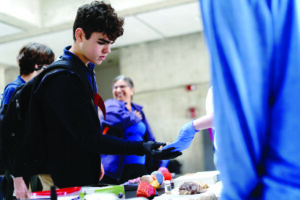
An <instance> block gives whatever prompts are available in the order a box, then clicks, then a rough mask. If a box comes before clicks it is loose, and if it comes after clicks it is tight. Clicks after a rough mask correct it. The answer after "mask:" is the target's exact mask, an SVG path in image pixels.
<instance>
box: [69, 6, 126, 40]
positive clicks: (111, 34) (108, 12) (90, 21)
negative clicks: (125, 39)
mask: <svg viewBox="0 0 300 200" xmlns="http://www.w3.org/2000/svg"><path fill="white" fill-rule="evenodd" d="M123 24H124V19H123V18H119V17H118V15H117V14H116V13H115V10H114V9H113V8H112V7H111V5H110V4H106V3H104V2H103V1H101V2H99V1H93V2H92V3H90V4H85V5H83V6H81V7H79V8H78V10H77V15H76V19H75V22H74V25H73V39H74V41H75V40H76V38H75V31H76V29H77V28H82V29H83V31H84V33H85V38H86V39H89V38H90V37H91V34H92V33H93V32H99V33H104V34H106V35H107V37H108V39H110V40H112V41H115V40H116V39H117V38H118V37H120V36H121V35H123V32H124V29H123Z"/></svg>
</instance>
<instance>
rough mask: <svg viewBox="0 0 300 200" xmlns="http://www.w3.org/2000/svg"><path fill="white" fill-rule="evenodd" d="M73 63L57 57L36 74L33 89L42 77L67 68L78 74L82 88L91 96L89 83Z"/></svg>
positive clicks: (82, 72)
mask: <svg viewBox="0 0 300 200" xmlns="http://www.w3.org/2000/svg"><path fill="white" fill-rule="evenodd" d="M73 65H76V64H75V63H72V62H71V61H69V60H65V59H59V60H57V61H55V62H54V63H52V64H51V65H49V66H48V67H47V68H46V69H44V70H43V71H42V72H41V73H40V74H39V75H38V76H37V79H38V80H37V81H36V83H35V84H36V85H35V87H34V88H35V90H36V89H37V88H38V86H39V84H40V83H41V82H42V80H43V78H44V77H45V76H47V75H49V74H51V73H57V72H59V71H62V70H63V71H64V70H69V71H72V72H74V73H75V74H77V75H78V76H79V78H80V79H81V80H82V82H83V84H84V88H85V89H86V91H87V95H88V96H90V97H93V95H94V92H93V90H92V87H91V86H90V83H89V81H88V79H87V77H86V75H85V73H84V71H82V70H80V69H77V68H76V67H74V66H73Z"/></svg>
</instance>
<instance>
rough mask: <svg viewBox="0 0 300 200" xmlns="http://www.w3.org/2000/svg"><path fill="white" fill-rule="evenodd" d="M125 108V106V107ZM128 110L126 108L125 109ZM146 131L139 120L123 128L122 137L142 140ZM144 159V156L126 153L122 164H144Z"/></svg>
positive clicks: (130, 139)
mask: <svg viewBox="0 0 300 200" xmlns="http://www.w3.org/2000/svg"><path fill="white" fill-rule="evenodd" d="M126 110H127V108H126ZM133 111H134V108H133V107H132V111H131V112H133ZM127 112H128V110H127ZM145 133H146V126H145V124H144V122H142V121H140V122H138V123H136V124H134V125H132V126H130V127H128V128H127V129H126V130H125V133H124V139H125V140H129V141H144V139H143V136H144V135H145ZM145 161H146V156H145V155H144V156H136V155H127V156H124V161H123V163H124V164H142V165H144V164H145Z"/></svg>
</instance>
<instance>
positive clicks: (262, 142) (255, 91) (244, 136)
mask: <svg viewBox="0 0 300 200" xmlns="http://www.w3.org/2000/svg"><path fill="white" fill-rule="evenodd" d="M200 5H201V9H202V10H201V11H202V16H203V23H204V31H205V36H206V40H207V43H208V48H209V51H210V55H211V63H212V85H213V93H214V94H213V96H214V111H215V112H214V124H215V127H216V130H217V132H218V140H217V146H218V151H217V155H218V161H217V168H218V169H219V170H220V172H221V174H220V177H221V180H222V183H223V191H222V196H221V199H222V200H223V199H228V200H229V199H243V200H244V199H300V173H299V171H300V153H299V141H300V134H299V130H300V123H299V120H300V104H299V103H298V102H299V100H300V78H299V77H300V67H299V66H300V56H299V52H300V17H299V14H300V1H280V0H272V1H269V0H251V1H250V0H244V1H236V0H227V1H217V0H200Z"/></svg>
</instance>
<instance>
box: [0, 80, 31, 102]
mask: <svg viewBox="0 0 300 200" xmlns="http://www.w3.org/2000/svg"><path fill="white" fill-rule="evenodd" d="M23 83H26V82H25V81H24V79H22V77H21V76H20V75H19V76H18V77H17V79H16V80H14V81H13V82H11V83H9V84H7V85H6V86H5V88H4V92H3V98H2V102H1V103H2V105H6V104H8V103H9V100H10V99H11V96H12V95H13V93H14V92H15V91H16V89H17V87H19V86H20V85H22V84H23Z"/></svg>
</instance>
